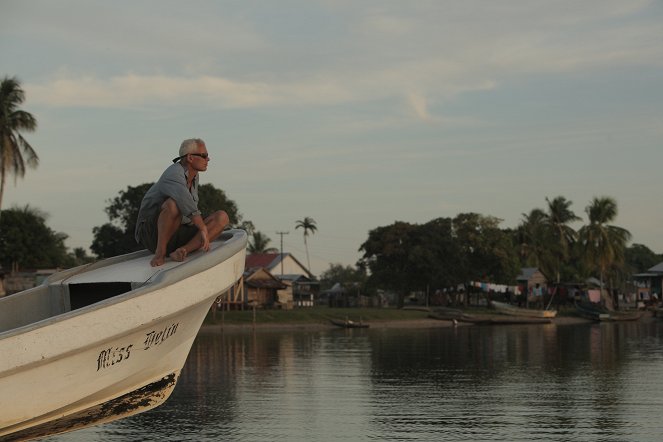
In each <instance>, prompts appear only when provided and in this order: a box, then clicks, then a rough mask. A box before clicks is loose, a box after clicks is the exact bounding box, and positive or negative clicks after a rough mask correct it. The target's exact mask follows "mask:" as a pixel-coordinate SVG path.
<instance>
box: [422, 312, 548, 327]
mask: <svg viewBox="0 0 663 442" xmlns="http://www.w3.org/2000/svg"><path fill="white" fill-rule="evenodd" d="M428 317H429V318H432V319H439V320H443V321H456V322H467V323H470V324H477V325H500V324H502V325H513V324H549V323H551V322H552V320H551V318H534V317H527V316H510V315H502V314H496V315H487V314H468V313H463V312H462V311H461V312H460V313H456V312H450V311H434V312H431V313H429V314H428Z"/></svg>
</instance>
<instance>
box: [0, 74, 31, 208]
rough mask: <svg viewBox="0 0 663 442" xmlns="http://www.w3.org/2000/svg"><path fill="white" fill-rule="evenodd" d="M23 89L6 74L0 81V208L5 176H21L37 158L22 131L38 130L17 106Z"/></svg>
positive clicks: (23, 98)
mask: <svg viewBox="0 0 663 442" xmlns="http://www.w3.org/2000/svg"><path fill="white" fill-rule="evenodd" d="M24 101H25V92H23V89H22V88H21V84H20V82H19V81H18V80H17V79H16V78H10V77H5V78H3V79H2V82H0V207H2V196H3V194H4V190H5V181H6V179H7V176H8V175H14V178H15V179H17V178H22V177H23V176H24V175H25V169H26V167H33V168H34V167H37V165H39V157H38V156H37V153H36V152H35V151H34V149H33V148H32V146H30V143H28V142H27V140H26V139H25V138H23V135H21V132H33V131H35V130H36V129H37V120H36V119H35V117H33V116H32V115H31V114H30V113H28V112H25V111H23V110H21V109H20V105H21V104H23V102H24Z"/></svg>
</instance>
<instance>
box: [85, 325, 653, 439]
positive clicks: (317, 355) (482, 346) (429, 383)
mask: <svg viewBox="0 0 663 442" xmlns="http://www.w3.org/2000/svg"><path fill="white" fill-rule="evenodd" d="M661 330H662V328H661V327H659V326H658V324H656V323H649V324H648V323H621V324H582V325H578V326H559V327H557V326H554V325H545V326H493V327H482V326H468V327H465V326H461V327H457V328H444V329H437V328H436V329H413V330H392V329H384V330H378V329H376V330H372V329H370V330H341V329H339V330H333V331H325V332H307V331H303V330H296V331H284V332H265V331H258V332H255V333H252V332H227V333H222V332H220V331H215V332H212V333H210V332H202V333H201V334H200V335H199V336H198V337H197V338H196V341H195V342H194V345H193V347H192V349H191V353H190V355H189V358H188V360H187V363H186V365H185V367H184V370H183V371H182V375H181V377H180V380H179V382H178V385H177V387H176V388H175V391H174V392H173V394H172V396H171V398H170V399H169V400H168V401H167V402H166V403H165V404H164V405H162V406H161V407H158V408H156V409H154V410H151V411H150V412H147V413H144V414H141V415H137V416H134V417H132V418H129V419H126V420H123V421H119V422H118V423H114V424H109V425H106V426H103V427H99V428H100V430H97V431H98V432H100V433H101V434H102V435H103V436H109V440H110V439H112V437H111V436H113V435H119V434H129V435H132V437H131V438H132V439H133V440H139V439H140V438H139V437H137V436H136V435H140V434H151V435H159V436H160V437H159V439H162V437H161V436H164V437H163V438H166V437H167V438H170V439H171V440H182V439H191V440H195V439H202V437H201V436H202V435H204V436H205V438H208V439H209V438H215V437H217V438H223V439H231V440H232V439H241V437H239V436H241V435H242V434H243V433H242V434H240V433H241V432H243V431H247V430H246V428H255V425H259V426H260V425H263V426H264V428H266V429H269V431H274V430H273V428H274V427H276V426H279V428H291V427H292V426H294V427H295V428H297V427H298V426H300V425H305V426H306V425H308V427H316V426H318V427H319V426H320V425H322V426H323V427H324V424H322V423H321V422H324V421H325V419H324V417H322V416H320V410H321V409H328V407H329V405H327V407H325V405H324V404H325V403H326V404H331V403H336V402H338V401H341V402H343V403H345V405H346V407H350V408H348V410H350V411H351V412H352V413H355V412H356V413H365V414H366V415H367V421H370V425H372V426H374V427H373V428H372V429H371V431H374V432H375V434H377V435H389V436H390V438H392V439H397V438H398V437H399V435H402V436H403V437H407V434H406V433H407V432H408V431H414V432H416V433H417V434H419V435H420V436H422V435H423V436H425V435H426V434H427V431H429V430H428V429H429V428H430V431H432V432H434V431H439V429H440V428H446V429H448V430H449V432H450V433H448V434H452V435H453V434H454V431H456V432H458V436H459V438H462V437H468V434H469V433H468V431H470V432H471V434H472V436H473V438H476V439H482V438H483V439H495V438H497V439H499V438H500V437H495V436H496V435H502V436H503V437H502V439H509V438H511V439H513V440H515V439H521V440H526V439H527V436H528V435H527V434H518V432H519V431H522V429H523V428H530V429H531V428H541V429H542V431H543V432H544V433H545V431H550V432H554V434H555V435H559V434H576V433H578V432H583V431H584V432H585V433H587V432H589V433H591V434H593V435H596V434H601V435H604V436H608V437H612V438H613V439H614V437H615V436H617V439H619V438H620V437H619V436H624V435H622V434H621V433H620V432H621V431H622V428H624V424H625V422H624V419H626V418H625V417H623V416H624V413H623V412H620V410H621V409H622V407H623V403H624V398H625V397H626V396H627V392H625V388H626V387H625V385H624V379H625V378H626V377H627V376H629V374H628V373H629V371H628V370H629V365H630V360H631V359H632V356H633V354H634V353H637V354H638V355H637V356H638V357H637V359H638V360H642V358H647V357H649V356H648V355H649V354H650V353H652V352H654V351H655V352H658V353H659V354H660V342H661V338H662V336H661ZM348 375H350V376H351V377H348ZM353 395H354V396H353ZM284 401H285V402H286V404H285V405H284ZM288 407H289V408H288ZM352 407H359V408H352ZM362 407H364V408H365V409H362ZM277 409H278V410H279V412H280V414H279V413H274V411H275V410H277ZM297 413H300V414H297ZM272 414H278V416H272ZM290 414H292V415H293V416H294V417H293V416H290ZM295 415H296V416H295ZM270 419H271V420H270ZM278 419H282V420H283V419H285V421H278V422H277V421H276V420H278ZM258 423H259V424H258ZM305 423H308V424H305ZM284 431H285V430H284ZM403 432H405V433H403ZM401 433H402V434H401ZM234 436H237V437H234ZM430 436H431V439H432V438H434V437H435V435H434V434H432V433H431V435H430ZM461 436H462V437H461ZM148 439H149V438H148ZM624 439H628V437H624Z"/></svg>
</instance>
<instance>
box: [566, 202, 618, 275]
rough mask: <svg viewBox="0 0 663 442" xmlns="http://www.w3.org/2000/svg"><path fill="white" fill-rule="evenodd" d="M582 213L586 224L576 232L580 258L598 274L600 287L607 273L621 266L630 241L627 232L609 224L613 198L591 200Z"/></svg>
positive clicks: (614, 205)
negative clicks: (585, 215)
mask: <svg viewBox="0 0 663 442" xmlns="http://www.w3.org/2000/svg"><path fill="white" fill-rule="evenodd" d="M585 212H586V213H587V217H588V221H589V222H588V224H586V225H584V226H583V227H581V228H580V232H579V237H580V244H581V247H582V251H583V258H584V260H585V262H586V263H587V264H588V265H590V266H591V267H592V268H593V269H594V270H595V271H597V272H598V275H599V280H600V281H601V286H602V287H603V281H604V278H605V277H606V276H607V273H608V271H609V270H610V269H611V268H614V267H615V266H616V265H621V264H623V263H624V252H625V250H626V243H627V242H628V241H629V240H630V239H631V233H630V232H629V231H628V230H626V229H624V228H622V227H618V226H614V225H611V224H609V223H611V222H612V221H614V219H615V218H616V217H617V202H616V201H615V200H614V199H613V198H610V197H595V198H594V199H592V201H591V203H590V204H589V205H588V206H587V207H586V208H585Z"/></svg>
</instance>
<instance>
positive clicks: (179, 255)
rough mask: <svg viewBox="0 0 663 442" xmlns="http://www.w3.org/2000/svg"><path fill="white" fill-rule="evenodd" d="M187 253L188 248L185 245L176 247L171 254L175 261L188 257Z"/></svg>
mask: <svg viewBox="0 0 663 442" xmlns="http://www.w3.org/2000/svg"><path fill="white" fill-rule="evenodd" d="M186 255H187V252H186V249H185V248H184V247H180V248H179V249H175V251H174V252H172V253H171V254H170V259H172V260H173V261H178V262H182V261H184V259H185V258H186Z"/></svg>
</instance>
